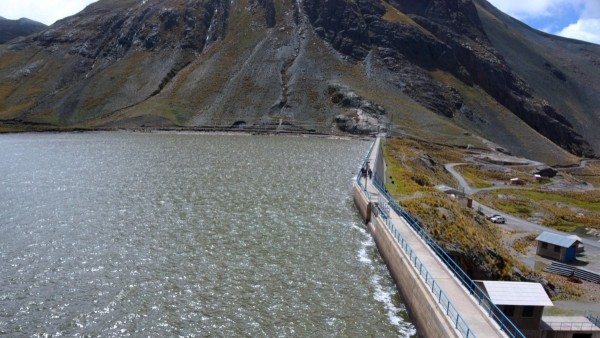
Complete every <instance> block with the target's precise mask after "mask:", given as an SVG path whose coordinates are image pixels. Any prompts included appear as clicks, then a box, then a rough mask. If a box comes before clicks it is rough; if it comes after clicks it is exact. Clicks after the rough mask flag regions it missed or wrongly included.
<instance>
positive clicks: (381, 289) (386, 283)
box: [355, 226, 417, 337]
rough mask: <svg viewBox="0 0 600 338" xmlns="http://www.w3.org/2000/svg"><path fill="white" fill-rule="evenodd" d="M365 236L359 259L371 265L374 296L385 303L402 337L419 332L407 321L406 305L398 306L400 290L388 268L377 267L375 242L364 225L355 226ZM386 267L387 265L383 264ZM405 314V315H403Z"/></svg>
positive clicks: (389, 315) (371, 282)
mask: <svg viewBox="0 0 600 338" xmlns="http://www.w3.org/2000/svg"><path fill="white" fill-rule="evenodd" d="M355 227H356V228H357V229H358V230H359V231H360V232H361V233H362V234H363V235H364V237H365V239H364V240H363V241H361V245H360V248H359V249H358V260H359V261H360V262H361V263H363V264H365V265H367V266H369V267H371V269H372V274H371V278H370V280H369V284H370V286H371V287H372V288H373V298H374V299H375V300H376V301H378V302H380V303H381V304H383V306H384V308H385V310H386V312H387V316H388V319H389V322H390V324H392V325H393V326H395V327H397V328H398V329H399V333H400V336H401V337H413V336H415V335H416V334H417V331H416V328H415V327H414V325H412V324H411V323H409V322H407V321H406V317H407V316H408V314H407V312H406V308H405V307H404V305H402V304H400V306H397V305H396V304H395V302H394V298H395V297H396V295H397V293H398V291H397V290H396V287H395V284H394V282H393V281H392V280H391V276H390V275H389V273H386V272H387V270H382V269H376V268H375V267H376V266H377V264H376V263H375V261H374V260H373V259H372V258H371V257H372V256H370V254H369V252H372V251H373V250H377V248H376V246H375V242H374V241H373V239H372V237H371V236H370V235H369V233H368V232H367V231H366V230H365V229H364V228H362V227H359V226H355ZM383 267H385V265H383ZM403 314H404V316H403Z"/></svg>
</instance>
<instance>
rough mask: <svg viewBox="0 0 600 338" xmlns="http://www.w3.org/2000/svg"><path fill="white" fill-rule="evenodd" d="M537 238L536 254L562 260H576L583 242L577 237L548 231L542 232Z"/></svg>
mask: <svg viewBox="0 0 600 338" xmlns="http://www.w3.org/2000/svg"><path fill="white" fill-rule="evenodd" d="M535 240H536V241H537V251H536V254H538V255H539V256H543V257H547V258H551V259H555V260H558V261H560V262H572V261H574V260H575V255H576V254H577V250H578V247H579V244H580V243H581V242H580V241H579V240H578V239H577V238H573V237H568V236H561V235H557V234H553V233H551V232H547V231H544V232H542V233H541V234H540V235H539V236H538V237H537V238H536V239H535Z"/></svg>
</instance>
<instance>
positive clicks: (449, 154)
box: [384, 139, 462, 196]
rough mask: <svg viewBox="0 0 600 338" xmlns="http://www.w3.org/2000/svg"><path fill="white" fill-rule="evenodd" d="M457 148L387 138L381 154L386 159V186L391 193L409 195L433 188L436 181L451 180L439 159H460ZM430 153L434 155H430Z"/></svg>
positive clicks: (445, 181) (443, 161) (444, 160)
mask: <svg viewBox="0 0 600 338" xmlns="http://www.w3.org/2000/svg"><path fill="white" fill-rule="evenodd" d="M460 152H461V150H460V149H457V148H452V147H446V146H439V145H434V144H427V143H422V142H416V141H411V140H406V139H390V140H387V141H386V143H385V147H384V156H385V158H386V163H387V176H388V177H387V182H388V186H387V189H388V191H389V192H390V193H391V194H392V195H398V196H401V195H412V194H414V193H416V192H421V191H424V190H425V191H435V190H434V189H433V188H432V186H434V185H436V184H442V183H443V184H451V183H452V182H454V179H453V178H452V176H451V175H450V174H449V173H447V172H446V171H445V170H444V167H443V163H445V162H450V161H461V160H462V157H461V155H460ZM432 156H434V157H435V159H434V157H432Z"/></svg>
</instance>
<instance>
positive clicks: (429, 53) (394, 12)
mask: <svg viewBox="0 0 600 338" xmlns="http://www.w3.org/2000/svg"><path fill="white" fill-rule="evenodd" d="M599 87H600V46H597V45H593V44H589V43H583V42H579V41H573V40H566V39H562V38H558V37H554V36H548V35H545V34H543V33H541V32H538V31H535V30H532V29H531V28H529V27H527V26H525V25H523V24H522V23H520V22H518V21H515V20H514V19H512V18H510V17H508V16H506V15H504V14H503V13H501V12H499V11H498V10H496V9H495V8H493V7H492V6H491V5H490V4H488V3H487V2H486V1H484V0H388V1H378V0H303V1H296V0H239V1H238V0H236V1H224V0H144V1H141V0H100V1H98V2H96V3H94V4H92V5H90V6H88V7H87V8H86V9H85V10H84V11H82V12H81V13H79V14H77V15H75V16H73V17H69V18H66V19H64V20H61V21H59V22H57V23H56V24H54V25H52V26H50V27H49V28H48V29H46V30H44V31H42V32H40V33H38V34H35V35H32V36H30V37H27V38H25V39H20V40H16V41H12V42H11V43H9V44H6V45H2V46H0V123H1V124H0V128H2V130H17V129H27V128H29V129H32V128H33V129H51V128H54V127H57V126H58V127H65V126H68V127H83V128H106V127H140V126H144V127H174V126H175V127H210V126H222V127H235V128H249V127H272V128H279V129H290V130H304V131H318V132H332V131H335V130H342V131H345V132H353V133H364V132H370V131H375V130H377V129H378V128H381V127H390V126H391V127H392V128H393V129H394V130H396V131H397V132H400V133H403V134H408V135H412V136H417V137H420V138H425V139H428V140H432V141H436V142H443V143H452V144H457V145H467V144H472V145H481V144H482V141H481V138H480V137H484V138H485V139H488V140H490V141H492V142H494V143H496V144H498V145H499V146H501V147H503V148H504V149H506V150H508V151H510V152H513V153H515V154H519V155H524V156H529V157H532V158H535V159H540V160H544V161H549V162H552V163H567V162H572V161H573V160H574V159H575V157H574V156H573V155H577V156H586V157H593V156H596V155H597V154H600V135H598V134H597V133H595V130H594V129H595V126H597V125H598V124H599V122H600V109H599V108H598V107H600V102H598V100H600V98H599V95H597V93H598V92H599V90H600V88H599Z"/></svg>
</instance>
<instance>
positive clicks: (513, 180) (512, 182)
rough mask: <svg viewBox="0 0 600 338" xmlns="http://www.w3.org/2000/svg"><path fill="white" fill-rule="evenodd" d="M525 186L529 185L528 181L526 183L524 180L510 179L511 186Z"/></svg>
mask: <svg viewBox="0 0 600 338" xmlns="http://www.w3.org/2000/svg"><path fill="white" fill-rule="evenodd" d="M525 184H527V181H525V180H524V179H522V178H518V177H515V178H511V179H510V185H525Z"/></svg>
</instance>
